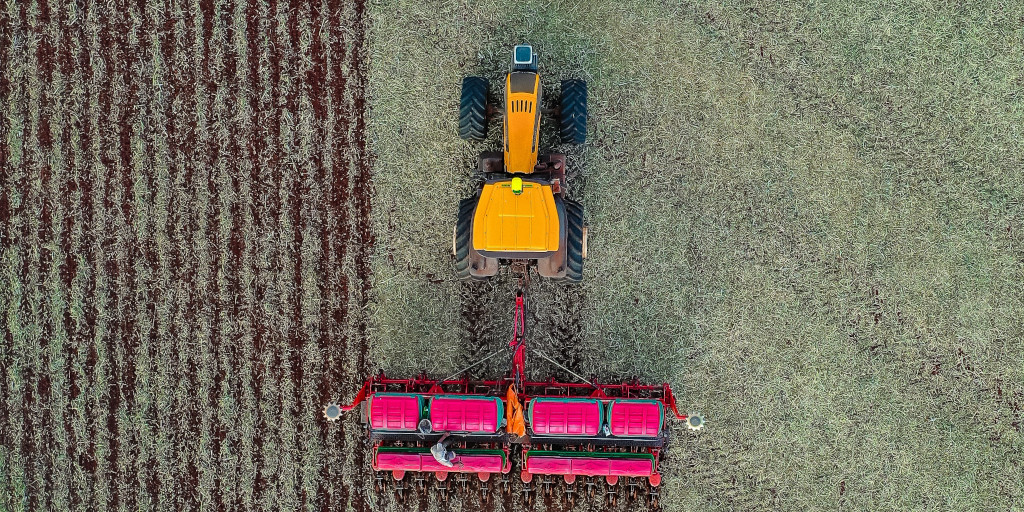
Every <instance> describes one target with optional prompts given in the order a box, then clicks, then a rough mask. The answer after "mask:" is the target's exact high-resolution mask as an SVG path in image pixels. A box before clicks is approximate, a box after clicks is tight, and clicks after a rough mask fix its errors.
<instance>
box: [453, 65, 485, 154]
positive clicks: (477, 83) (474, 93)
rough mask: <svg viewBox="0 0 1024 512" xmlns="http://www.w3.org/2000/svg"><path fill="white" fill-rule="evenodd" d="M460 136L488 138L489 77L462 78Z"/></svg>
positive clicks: (475, 138)
mask: <svg viewBox="0 0 1024 512" xmlns="http://www.w3.org/2000/svg"><path fill="white" fill-rule="evenodd" d="M459 137H461V138H463V139H465V140H477V141H479V140H484V139H485V138H487V79H486V78H480V77H478V76H467V77H466V78H463V79H462V98H461V99H460V100H459Z"/></svg>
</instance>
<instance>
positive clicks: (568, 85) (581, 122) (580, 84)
mask: <svg viewBox="0 0 1024 512" xmlns="http://www.w3.org/2000/svg"><path fill="white" fill-rule="evenodd" d="M558 121H559V125H558V126H559V135H561V137H562V142H564V143H566V144H583V143H584V142H586V141H587V83H586V82H584V81H583V80H562V98H561V101H560V102H559V114H558Z"/></svg>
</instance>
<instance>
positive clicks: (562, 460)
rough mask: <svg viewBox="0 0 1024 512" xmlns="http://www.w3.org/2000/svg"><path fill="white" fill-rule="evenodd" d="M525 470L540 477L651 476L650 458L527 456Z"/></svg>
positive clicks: (652, 463)
mask: <svg viewBox="0 0 1024 512" xmlns="http://www.w3.org/2000/svg"><path fill="white" fill-rule="evenodd" d="M526 470H527V471H529V472H530V473H535V474H541V475H578V476H635V477H640V476H651V475H653V474H654V462H653V461H652V460H651V459H650V458H636V459H626V458H615V459H601V458H588V457H557V456H536V455H535V456H527V458H526Z"/></svg>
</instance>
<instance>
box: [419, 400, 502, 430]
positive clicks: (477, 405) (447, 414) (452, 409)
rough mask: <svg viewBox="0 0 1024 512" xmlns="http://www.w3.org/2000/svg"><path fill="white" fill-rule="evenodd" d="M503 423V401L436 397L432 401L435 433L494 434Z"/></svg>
mask: <svg viewBox="0 0 1024 512" xmlns="http://www.w3.org/2000/svg"><path fill="white" fill-rule="evenodd" d="M500 422H501V399H499V398H494V397H491V398H483V397H481V398H472V397H446V396H435V397H434V398H433V399H432V400H431V401H430V424H431V428H432V429H433V430H434V432H474V433H487V434H493V433H495V432H497V431H498V427H499V426H500Z"/></svg>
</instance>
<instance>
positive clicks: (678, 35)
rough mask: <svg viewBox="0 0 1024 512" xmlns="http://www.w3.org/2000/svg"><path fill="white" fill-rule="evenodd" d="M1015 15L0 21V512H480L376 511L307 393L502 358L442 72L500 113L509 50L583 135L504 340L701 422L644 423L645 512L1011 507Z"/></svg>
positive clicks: (660, 6)
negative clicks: (531, 51) (570, 224)
mask: <svg viewBox="0 0 1024 512" xmlns="http://www.w3.org/2000/svg"><path fill="white" fill-rule="evenodd" d="M364 10H365V12H364ZM1022 24H1024V6H1021V5H1019V3H1013V2H1008V3H997V2H961V3H950V2H945V3H939V4H921V3H918V4H913V3H906V4H898V3H885V2H875V3H870V2H861V1H856V2H846V3H844V2H828V3H826V2H799V3H798V2H790V3H785V4H779V3H772V2H712V3H700V2H690V1H687V2H640V1H631V0H626V1H615V2H612V1H607V0H592V1H578V2H540V1H536V0H528V1H521V2H498V1H495V0H483V1H479V2H423V1H422V0H418V1H409V0H370V1H369V2H368V3H367V4H366V5H365V6H364V5H363V4H362V3H360V2H344V1H341V0H314V1H312V2H301V1H294V0H289V1H285V0H249V1H247V2H236V1H231V0H190V1H187V2H179V1H174V0H140V1H134V2H129V3H127V4H126V5H121V4H117V3H109V2H100V1H97V0H86V1H83V2H72V3H64V2H55V1H53V0H24V1H7V2H4V3H2V4H0V318H2V325H3V328H2V330H0V334H2V336H3V338H2V341H0V375H2V380H0V510H5V511H6V510H10V511H17V510H122V509H123V510H137V509H139V510H175V511H176V510H186V509H225V510H253V509H274V508H281V509H286V510H322V509H329V510H366V509H374V510H406V509H408V508H411V507H417V506H418V507H419V508H423V509H426V510H432V511H433V510H449V509H451V510H454V511H457V510H475V509H477V508H480V501H479V497H478V495H472V496H467V497H464V498H460V499H457V500H453V501H452V502H451V503H449V504H443V503H438V502H437V501H436V500H434V499H429V500H428V499H424V500H422V501H418V502H417V501H415V500H412V501H410V502H407V503H406V504H399V503H397V502H396V501H395V500H394V498H393V497H392V496H391V495H389V494H386V493H379V494H378V493H374V492H373V481H372V479H373V475H372V472H371V471H370V463H369V460H368V458H367V457H366V454H367V453H368V451H369V446H368V443H366V442H365V437H364V432H363V431H362V430H361V429H360V428H359V426H358V425H357V424H356V422H355V420H354V419H353V418H351V417H349V416H344V417H343V419H342V421H339V422H338V423H335V424H330V425H329V424H327V423H326V422H325V421H323V420H322V419H321V416H320V413H321V408H322V407H323V405H324V404H325V403H326V402H328V401H345V400H348V399H350V398H351V397H352V396H354V394H355V391H356V390H357V389H358V384H359V382H360V379H361V378H362V377H364V376H365V375H367V374H368V373H370V372H372V371H375V370H376V369H377V368H382V369H384V370H386V371H387V372H388V373H390V374H394V375H408V374H411V373H414V372H418V371H420V370H426V371H428V372H430V373H431V374H433V375H438V376H443V375H448V374H451V373H453V372H456V371H457V370H459V369H461V368H464V367H466V366H468V365H469V364H471V363H472V362H474V361H476V360H478V359H479V358H480V357H483V356H486V355H489V354H491V353H493V352H494V351H496V350H499V349H500V348H501V347H503V346H504V345H505V343H506V342H507V337H508V336H509V334H510V333H509V327H508V324H509V323H510V315H511V310H512V306H513V304H512V290H513V284H512V283H511V282H510V281H509V280H508V278H507V277H502V278H499V279H495V280H492V281H490V282H487V283H483V284H472V285H467V284H460V283H458V282H456V281H455V279H454V270H453V268H452V260H451V255H450V254H449V252H450V246H451V236H452V226H453V224H454V222H455V212H456V208H457V205H458V203H459V199H460V198H462V197H465V196H467V195H469V194H470V192H471V191H472V189H473V186H474V177H473V173H472V172H471V170H472V168H473V167H474V164H475V160H476V155H477V153H478V152H479V151H482V150H489V149H494V148H497V144H498V138H499V137H500V130H497V129H494V127H492V129H491V130H490V131H489V138H488V141H487V142H485V143H480V144H470V143H467V142H464V141H461V140H459V138H458V137H457V134H456V132H457V130H456V126H457V125H456V112H457V102H458V94H459V90H458V87H459V84H460V82H461V80H462V78H463V77H464V76H467V75H483V76H488V77H490V78H492V93H493V94H496V93H497V85H496V81H495V80H493V79H494V78H496V77H498V76H500V74H501V73H502V72H503V71H504V70H505V69H506V67H507V65H508V59H509V50H510V48H511V46H512V45H513V44H515V43H519V42H526V43H530V44H533V45H534V47H535V48H536V49H537V51H538V52H539V53H540V66H541V72H542V73H543V80H544V84H545V86H546V87H547V88H548V90H549V91H557V85H558V82H559V80H561V79H566V78H577V79H585V80H587V82H588V89H589V109H590V113H591V116H592V117H591V121H590V126H589V129H590V131H589V134H588V142H587V144H586V145H584V146H582V147H579V148H576V147H568V146H560V145H556V146H553V147H552V149H555V150H559V151H563V152H565V153H567V154H568V155H569V157H570V159H571V161H572V165H571V167H570V169H569V184H570V196H571V197H573V198H575V199H578V200H580V201H581V202H582V204H583V205H584V208H585V211H586V215H587V218H588V220H589V224H590V232H589V233H590V239H589V248H588V249H589V259H588V261H587V263H586V266H585V269H584V281H583V283H582V284H580V285H573V286H564V285H557V284H555V283H550V282H543V281H536V280H535V281H534V282H533V284H532V286H531V295H530V299H531V303H530V315H529V318H528V327H527V329H528V331H527V334H528V336H530V339H531V343H532V344H533V345H534V346H536V347H537V348H539V349H541V350H543V351H544V352H545V353H547V354H549V355H551V356H554V357H556V358H557V359H559V360H560V361H561V362H562V363H564V364H566V365H568V366H570V367H572V368H573V369H574V370H576V371H577V372H578V373H580V374H582V375H596V376H599V377H600V378H601V379H602V380H616V379H620V378H628V377H631V376H634V375H635V376H637V377H638V378H640V379H641V380H643V381H647V382H662V381H666V382H669V383H671V384H672V386H673V388H674V389H675V390H676V392H677V395H678V397H679V400H680V402H681V405H683V406H684V407H686V408H688V409H689V410H691V411H700V412H702V413H704V414H705V415H706V417H707V420H708V424H707V426H706V428H705V429H704V430H703V431H701V432H699V433H697V434H691V433H689V432H688V431H686V429H685V428H683V427H682V426H681V425H678V424H674V425H672V427H671V429H672V434H673V442H672V444H671V446H670V447H669V448H668V449H667V451H666V452H665V453H664V457H663V459H662V464H663V471H664V473H665V478H664V481H663V484H662V485H663V489H662V503H663V504H664V508H665V509H666V510H672V511H675V510H678V511H683V510H764V509H778V510H823V509H826V510H831V509H839V510H868V511H875V510H943V511H945V510H994V511H995V510H1018V509H1021V508H1024V483H1022V482H1024V460H1022V459H1024V455H1022V454H1024V438H1022V433H1021V427H1022V422H1024V411H1022V405H1024V313H1022V312H1024V234H1022V233H1024V202H1022V199H1024V171H1022V169H1024V157H1022V155H1024V136H1022V135H1024V133H1022V128H1021V127H1022V126H1024V122H1022V121H1024V119H1022V118H1024V95H1022V92H1021V91H1024V76H1022V73H1024V67H1022V66H1021V62H1022V55H1024V32H1022V29H1021V27H1022ZM556 132H557V130H556V126H555V124H554V123H548V124H547V125H545V128H544V134H543V135H544V140H546V141H549V142H550V143H552V144H553V143H554V142H555V141H556V135H557V133H556ZM529 364H530V368H531V372H533V376H535V377H540V376H548V375H556V376H561V377H567V376H566V375H564V374H563V373H562V370H560V369H559V368H557V367H555V366H553V365H551V364H549V363H547V362H546V361H543V360H540V359H537V358H533V359H531V361H530V363H529ZM507 365H508V363H507V361H506V360H504V359H503V358H500V357H498V358H494V359H492V360H490V361H488V362H487V364H485V365H483V366H482V367H480V368H478V369H476V370H474V373H476V374H477V375H480V376H498V375H500V374H502V373H503V372H504V371H506V370H507ZM560 485H562V486H564V484H560ZM518 490H519V484H518V483H517V484H516V485H514V486H513V492H512V494H511V496H510V497H509V498H504V499H500V500H496V501H495V502H492V504H491V505H488V506H487V508H489V509H493V510H516V509H520V508H522V507H521V506H519V505H518V503H519V502H518V501H517V498H518V497H519V493H518V492H519V491H518ZM535 508H536V509H537V510H556V509H558V510H560V509H562V508H564V507H562V506H560V505H558V504H557V503H553V502H547V501H545V500H543V499H540V500H538V502H537V504H536V506H535ZM602 508H603V507H602V505H600V504H596V503H592V504H590V505H587V504H577V505H576V507H575V509H576V510H581V509H583V510H599V509H602ZM642 508H643V507H642V506H632V507H631V506H630V505H627V504H622V505H620V506H619V507H618V509H621V510H630V509H642Z"/></svg>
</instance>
